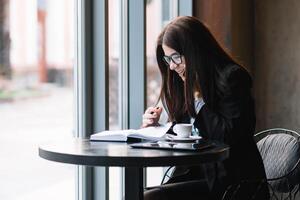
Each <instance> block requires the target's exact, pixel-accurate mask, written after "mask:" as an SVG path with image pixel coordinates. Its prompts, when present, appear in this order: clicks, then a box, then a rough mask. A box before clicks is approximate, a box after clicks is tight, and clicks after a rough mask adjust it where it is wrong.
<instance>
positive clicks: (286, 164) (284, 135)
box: [222, 128, 300, 200]
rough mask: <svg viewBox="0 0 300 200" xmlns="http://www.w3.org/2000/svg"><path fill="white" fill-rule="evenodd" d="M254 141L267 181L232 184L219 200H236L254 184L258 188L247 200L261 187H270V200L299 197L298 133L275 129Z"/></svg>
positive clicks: (261, 133)
mask: <svg viewBox="0 0 300 200" xmlns="http://www.w3.org/2000/svg"><path fill="white" fill-rule="evenodd" d="M254 139H255V141H256V143H257V147H258V149H259V151H260V154H261V156H262V159H263V163H264V166H265V171H266V176H267V179H265V180H244V181H242V182H240V183H238V184H236V185H231V186H230V187H228V190H227V191H226V192H225V193H224V196H223V198H222V199H223V200H225V199H226V200H227V199H236V198H235V195H236V194H237V193H238V191H239V190H240V189H241V188H243V187H245V185H247V184H248V183H251V182H253V181H254V182H255V184H256V185H257V189H256V191H255V192H253V194H252V196H251V197H249V199H256V195H257V194H258V192H259V190H260V189H261V188H262V187H261V186H262V185H263V184H268V186H269V190H270V199H289V200H290V199H296V197H297V196H298V198H299V184H300V134H299V133H297V132H295V131H292V130H288V129H282V128H274V129H268V130H265V131H261V132H259V133H257V134H256V135H255V136H254ZM229 191H230V192H229Z"/></svg>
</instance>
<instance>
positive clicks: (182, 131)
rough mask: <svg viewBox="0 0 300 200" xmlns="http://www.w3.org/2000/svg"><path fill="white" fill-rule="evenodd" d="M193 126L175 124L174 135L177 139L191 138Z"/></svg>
mask: <svg viewBox="0 0 300 200" xmlns="http://www.w3.org/2000/svg"><path fill="white" fill-rule="evenodd" d="M192 127H193V124H175V126H174V127H173V131H174V133H176V134H177V137H180V138H188V137H190V136H191V133H192Z"/></svg>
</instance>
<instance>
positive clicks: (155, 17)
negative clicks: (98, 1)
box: [146, 0, 176, 186]
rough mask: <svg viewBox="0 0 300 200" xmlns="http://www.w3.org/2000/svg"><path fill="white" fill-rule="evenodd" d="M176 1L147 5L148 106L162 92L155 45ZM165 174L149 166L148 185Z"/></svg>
mask: <svg viewBox="0 0 300 200" xmlns="http://www.w3.org/2000/svg"><path fill="white" fill-rule="evenodd" d="M174 3H176V1H174V0H173V1H171V0H149V1H147V7H146V23H147V24H146V26H147V28H146V30H147V32H146V38H147V39H146V42H147V43H146V51H147V52H146V53H147V107H149V106H155V105H156V103H157V100H158V97H159V94H160V86H161V75H160V72H159V69H158V66H157V62H156V56H155V47H156V40H157V37H158V35H159V33H160V31H161V30H162V28H163V27H164V25H165V24H166V23H168V22H169V21H170V18H171V13H173V10H172V9H173V6H172V5H174ZM163 174H164V168H162V167H148V168H147V183H146V184H147V186H154V185H159V184H160V182H161V179H162V176H163Z"/></svg>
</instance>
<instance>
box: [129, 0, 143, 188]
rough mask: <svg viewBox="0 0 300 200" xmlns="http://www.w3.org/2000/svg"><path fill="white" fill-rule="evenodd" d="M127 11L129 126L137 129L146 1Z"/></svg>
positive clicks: (131, 0)
mask: <svg viewBox="0 0 300 200" xmlns="http://www.w3.org/2000/svg"><path fill="white" fill-rule="evenodd" d="M127 11H128V24H127V25H128V72H127V73H128V126H129V128H133V129H136V128H139V127H140V125H141V123H142V115H143V113H144V110H145V106H146V0H143V1H136V0H128V10H127ZM143 172H144V179H143V180H144V181H143V186H146V177H147V176H146V169H144V170H143ZM127 175H128V176H131V175H130V174H127Z"/></svg>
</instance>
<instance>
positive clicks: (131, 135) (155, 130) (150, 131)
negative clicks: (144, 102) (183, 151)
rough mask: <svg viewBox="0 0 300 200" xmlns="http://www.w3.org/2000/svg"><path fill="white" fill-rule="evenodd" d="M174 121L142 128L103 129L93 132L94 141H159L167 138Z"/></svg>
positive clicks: (91, 138) (92, 138)
mask: <svg viewBox="0 0 300 200" xmlns="http://www.w3.org/2000/svg"><path fill="white" fill-rule="evenodd" d="M171 125H172V123H167V124H165V125H160V126H151V127H147V128H141V129H129V130H116V131H102V132H99V133H95V134H92V135H91V137H90V140H92V141H124V142H125V141H128V140H130V139H141V140H152V141H158V140H162V139H164V138H165V135H166V132H167V131H168V130H169V129H170V127H171Z"/></svg>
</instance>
